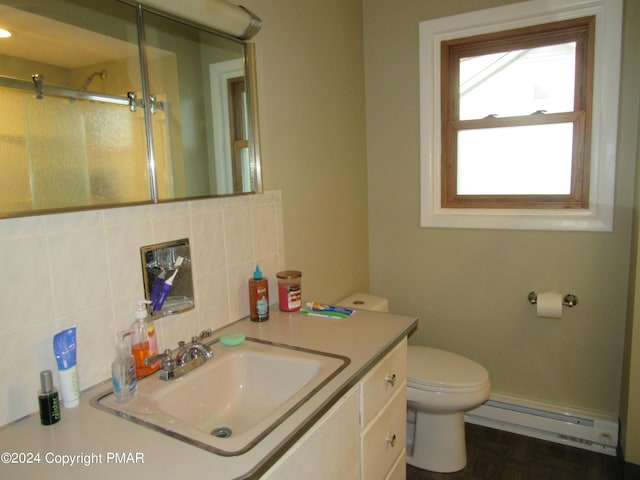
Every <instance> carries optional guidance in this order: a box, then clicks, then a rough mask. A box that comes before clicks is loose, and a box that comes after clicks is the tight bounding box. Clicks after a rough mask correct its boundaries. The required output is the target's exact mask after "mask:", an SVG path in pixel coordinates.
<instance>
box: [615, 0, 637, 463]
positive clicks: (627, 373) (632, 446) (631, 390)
mask: <svg viewBox="0 0 640 480" xmlns="http://www.w3.org/2000/svg"><path fill="white" fill-rule="evenodd" d="M625 21H626V24H627V26H631V25H634V26H635V27H634V28H628V27H627V28H625V30H624V37H623V41H624V44H625V45H626V46H627V48H626V49H625V50H626V51H627V55H628V56H629V57H631V56H634V57H635V58H636V60H635V62H628V63H626V65H627V67H626V70H625V75H624V78H625V80H626V83H625V84H623V85H628V86H631V85H635V88H634V87H630V90H633V92H635V96H636V98H635V101H630V102H629V104H628V105H625V107H624V109H623V111H624V112H625V113H627V114H628V118H629V121H628V122H626V123H625V124H624V125H623V128H622V129H621V130H620V138H621V139H626V140H627V141H625V142H621V145H622V146H623V148H626V151H625V152H622V154H623V155H625V156H627V155H628V156H629V158H633V157H635V159H636V166H637V165H638V163H639V162H640V107H639V105H638V98H637V97H638V90H637V81H638V78H640V62H638V60H637V52H638V46H640V28H638V26H639V25H640V1H638V0H633V1H627V2H626V4H625ZM624 94H625V91H623V95H624ZM624 98H627V97H624ZM634 109H635V121H633V117H634ZM634 131H635V135H634ZM635 185H636V186H635V201H634V209H633V220H634V224H633V226H634V228H633V236H632V238H633V247H632V255H631V262H630V263H631V266H632V272H631V276H630V279H631V280H630V286H629V293H630V295H629V306H630V308H629V313H628V319H627V332H626V339H625V340H626V342H625V359H624V369H623V377H622V378H623V389H622V399H621V409H620V420H621V426H622V439H621V446H622V451H623V453H624V457H625V460H626V461H628V462H631V463H634V464H636V465H640V275H639V272H640V263H639V262H640V236H639V233H638V231H639V230H638V229H639V228H640V171H639V170H638V169H636V183H635Z"/></svg>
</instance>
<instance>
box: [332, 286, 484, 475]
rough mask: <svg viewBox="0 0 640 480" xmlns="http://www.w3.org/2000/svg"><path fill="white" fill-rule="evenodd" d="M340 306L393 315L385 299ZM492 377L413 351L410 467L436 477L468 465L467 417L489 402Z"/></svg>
mask: <svg viewBox="0 0 640 480" xmlns="http://www.w3.org/2000/svg"><path fill="white" fill-rule="evenodd" d="M338 305H341V306H345V307H350V308H362V309H365V310H376V311H383V312H388V311H389V303H388V301H387V299H385V298H381V297H376V296H373V295H365V294H360V293H357V294H354V295H351V296H349V297H347V298H345V299H344V300H342V301H340V302H339V303H338ZM490 391H491V382H490V380H489V372H487V369H486V368H484V367H483V366H482V365H479V364H477V363H476V362H474V361H472V360H469V359H468V358H465V357H463V356H461V355H457V354H455V353H451V352H446V351H444V350H438V349H435V348H430V347H422V346H417V345H410V346H409V350H408V358H407V404H408V405H407V406H408V412H407V421H408V423H407V463H408V464H410V465H413V466H416V467H418V468H422V469H424V470H430V471H432V472H442V473H449V472H457V471H458V470H462V469H463V468H464V467H465V465H466V464H467V448H466V444H465V434H464V412H465V411H467V410H471V409H473V408H476V407H478V406H480V405H481V404H482V403H484V402H485V401H486V400H487V399H488V398H489V393H490Z"/></svg>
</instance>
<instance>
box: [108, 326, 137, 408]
mask: <svg viewBox="0 0 640 480" xmlns="http://www.w3.org/2000/svg"><path fill="white" fill-rule="evenodd" d="M132 334H133V332H132V331H124V332H118V343H117V344H116V358H115V360H114V361H113V363H112V364H111V379H112V380H113V394H114V395H115V397H116V401H117V402H118V403H126V402H128V401H129V400H131V399H132V398H133V396H134V394H135V393H136V385H137V379H136V361H135V358H134V357H133V355H131V352H130V351H129V345H127V343H126V342H125V338H126V337H128V336H130V335H132Z"/></svg>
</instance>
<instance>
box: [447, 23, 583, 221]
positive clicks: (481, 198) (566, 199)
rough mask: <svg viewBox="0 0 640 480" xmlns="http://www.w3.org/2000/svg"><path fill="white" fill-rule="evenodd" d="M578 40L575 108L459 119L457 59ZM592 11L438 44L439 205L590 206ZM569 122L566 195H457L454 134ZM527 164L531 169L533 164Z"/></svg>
mask: <svg viewBox="0 0 640 480" xmlns="http://www.w3.org/2000/svg"><path fill="white" fill-rule="evenodd" d="M570 41H571V42H572V41H575V42H576V75H575V89H574V92H575V93H574V110H573V111H572V112H561V113H547V114H543V115H526V116H516V117H504V118H486V119H473V120H459V62H460V58H464V57H469V56H474V55H481V54H489V53H496V52H502V51H505V47H508V49H509V50H513V49H522V48H534V47H542V46H548V45H554V44H560V43H567V42H570ZM594 44H595V16H587V17H581V18H575V19H570V20H564V21H559V22H553V23H546V24H541V25H534V26H528V27H525V28H519V29H514V30H507V31H501V32H495V33H490V34H485V35H476V36H471V37H465V38H459V39H452V40H448V41H445V42H442V44H441V52H440V55H441V125H442V129H441V142H442V150H441V175H442V177H441V205H442V207H443V208H489V209H491V208H499V209H518V208H522V209H532V208H533V209H585V208H588V206H589V171H590V161H589V159H590V156H591V147H590V143H591V141H590V139H591V118H592V106H593V105H592V102H593V100H592V92H593V76H594V75H593V71H594ZM553 123H572V124H573V128H574V135H573V157H572V168H571V189H570V193H569V194H568V195H548V194H541V195H459V194H458V193H457V134H458V132H459V131H462V130H468V129H478V128H485V129H486V128H504V127H513V126H529V125H544V124H553ZM531 168H535V165H532V166H531Z"/></svg>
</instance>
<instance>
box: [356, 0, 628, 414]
mask: <svg viewBox="0 0 640 480" xmlns="http://www.w3.org/2000/svg"><path fill="white" fill-rule="evenodd" d="M505 3H510V2H508V1H497V0H485V1H482V2H473V4H472V3H471V2H451V1H449V0H432V1H429V2H422V1H404V2H402V8H398V5H397V4H396V3H392V2H388V1H386V0H364V33H365V71H366V91H367V139H368V140H367V161H368V168H369V224H370V258H371V280H370V282H371V289H372V291H373V292H375V293H379V294H384V295H387V296H388V297H389V298H390V305H391V309H392V310H393V311H395V312H398V313H406V314H414V315H417V316H418V317H419V318H420V324H419V325H420V326H419V329H418V331H417V332H416V333H415V334H414V335H413V337H412V338H411V341H412V342H413V343H416V344H423V345H431V346H435V347H440V348H445V349H448V350H451V351H454V352H458V353H461V354H463V355H466V356H468V357H470V358H473V359H475V360H477V361H478V362H480V363H482V364H483V365H485V366H486V367H487V368H488V370H489V372H490V374H491V379H492V382H493V392H494V393H501V394H508V395H512V396H516V397H522V398H526V399H530V400H536V401H542V402H548V403H552V404H559V405H565V406H569V407H575V408H582V409H587V410H593V411H597V412H601V413H604V414H611V415H614V416H617V414H618V408H619V392H620V387H621V375H622V349H623V339H624V332H625V315H626V304H627V300H626V298H627V285H628V274H629V256H630V240H631V208H632V204H633V203H632V202H633V174H634V168H635V158H636V156H635V151H633V152H630V151H629V150H630V149H629V148H628V146H629V145H632V142H634V141H635V130H634V131H633V135H631V136H630V137H621V139H620V144H621V148H620V152H624V155H623V154H621V155H619V158H618V165H617V185H616V187H617V189H616V210H615V226H614V231H613V232H611V233H579V232H544V231H501V230H473V229H468V230H465V229H427V228H420V227H419V194H420V185H419V173H420V170H419V168H420V163H419V162H420V156H419V138H420V135H419V124H418V122H419V84H418V80H419V74H418V23H419V21H421V20H427V19H431V18H436V17H440V16H445V15H450V14H455V13H462V11H464V10H473V9H478V8H485V7H490V6H497V5H500V4H505ZM637 25H638V24H637V23H636V24H635V27H634V28H636V29H637ZM627 28H630V26H629V25H628V26H627ZM637 51H638V45H637V44H636V46H635V48H634V47H631V46H627V48H626V50H625V68H627V67H628V66H629V65H630V64H631V63H632V62H637V61H638V60H637V56H636V57H635V58H634V57H632V52H637ZM638 88H639V85H638V83H637V78H636V79H635V80H634V79H632V78H631V77H630V76H629V75H626V76H625V77H624V81H623V89H622V91H623V102H622V103H623V104H625V105H629V104H633V105H635V110H634V109H633V108H631V109H627V108H628V107H625V108H623V110H622V113H621V123H622V124H628V123H629V122H636V121H637V114H638V110H637V95H638ZM634 125H635V123H634ZM633 145H635V143H633ZM550 289H557V290H559V291H560V292H563V293H569V292H571V293H574V294H576V295H577V296H578V297H579V301H580V303H579V304H578V306H576V307H575V308H573V309H571V310H569V309H565V310H564V316H563V318H562V319H561V320H543V319H538V318H537V317H536V315H535V308H534V307H532V306H531V305H529V303H528V302H527V294H528V293H529V291H531V290H538V291H545V290H550Z"/></svg>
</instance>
